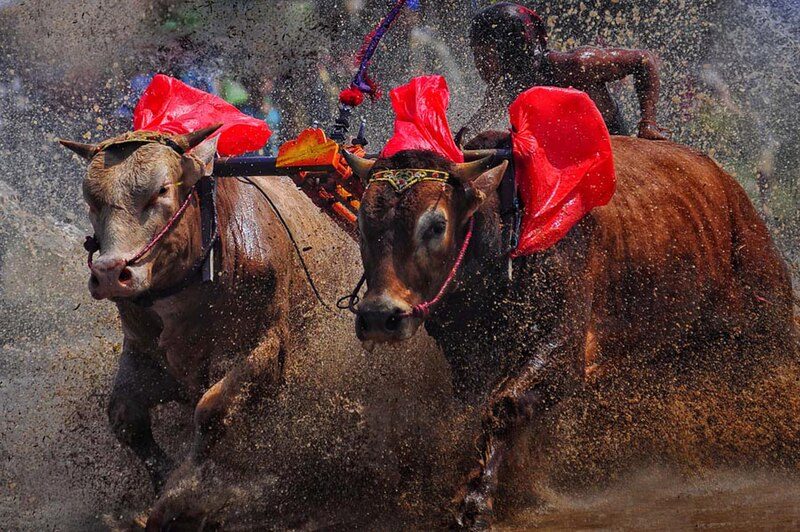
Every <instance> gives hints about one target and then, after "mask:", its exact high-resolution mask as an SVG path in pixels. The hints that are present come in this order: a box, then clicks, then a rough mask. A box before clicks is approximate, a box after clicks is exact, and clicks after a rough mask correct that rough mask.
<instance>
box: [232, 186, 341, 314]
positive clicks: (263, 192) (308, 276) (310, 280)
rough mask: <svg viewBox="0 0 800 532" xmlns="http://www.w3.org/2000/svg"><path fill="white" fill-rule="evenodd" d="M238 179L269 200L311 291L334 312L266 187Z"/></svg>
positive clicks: (321, 303)
mask: <svg viewBox="0 0 800 532" xmlns="http://www.w3.org/2000/svg"><path fill="white" fill-rule="evenodd" d="M236 179H238V180H239V181H240V182H245V183H249V184H251V185H253V186H254V187H255V188H256V190H258V191H259V192H261V195H262V196H264V199H266V200H267V203H269V206H270V207H271V208H272V210H273V212H274V213H275V216H277V217H278V221H280V222H281V225H283V228H284V229H285V230H286V234H287V235H289V240H291V241H292V246H294V250H295V253H297V258H298V259H299V260H300V265H301V266H302V267H303V272H304V273H305V275H306V279H307V280H308V284H309V286H311V291H312V292H314V296H315V297H316V298H317V301H319V303H320V305H322V306H323V307H325V308H326V309H328V310H332V309H331V307H330V306H329V305H328V304H327V303H325V301H324V300H323V299H322V296H321V295H320V293H319V290H317V285H316V284H314V279H313V278H312V277H311V272H310V271H309V269H308V266H307V265H306V261H305V259H304V258H303V252H302V251H301V250H300V245H299V244H298V243H297V239H295V237H294V234H293V233H292V230H291V229H289V225H288V224H287V223H286V220H285V219H284V217H283V215H282V214H281V211H280V210H278V206H277V205H275V202H274V201H272V198H271V197H270V196H269V194H267V191H266V190H264V187H262V186H261V185H259V184H258V183H257V182H255V181H253V180H252V179H251V178H249V177H237V178H236Z"/></svg>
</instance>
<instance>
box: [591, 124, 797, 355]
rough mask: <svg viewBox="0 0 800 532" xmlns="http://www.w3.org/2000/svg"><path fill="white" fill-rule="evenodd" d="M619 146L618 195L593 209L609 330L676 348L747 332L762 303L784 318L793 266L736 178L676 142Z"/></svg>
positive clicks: (626, 141)
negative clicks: (694, 336)
mask: <svg viewBox="0 0 800 532" xmlns="http://www.w3.org/2000/svg"><path fill="white" fill-rule="evenodd" d="M613 148H614V158H615V166H616V169H617V191H616V193H615V195H614V197H613V199H612V200H611V202H610V203H609V204H608V205H606V206H604V207H602V208H599V209H596V210H595V211H593V217H594V218H595V220H596V221H597V222H598V228H599V231H598V234H599V238H598V240H597V246H598V249H597V250H598V254H597V257H599V258H598V260H597V264H596V268H597V272H598V273H597V277H598V283H597V285H598V290H597V299H599V301H598V303H601V304H600V305H599V306H598V307H599V308H598V307H596V308H598V311H599V313H600V314H601V316H600V319H601V320H603V321H604V322H605V323H606V325H607V327H608V328H609V329H610V330H614V331H620V330H622V329H625V330H626V331H628V332H627V333H626V334H627V335H628V337H629V338H628V339H629V341H635V342H648V341H649V342H652V341H661V342H667V343H672V344H676V343H678V342H679V341H680V340H681V339H682V338H685V337H686V336H687V334H691V333H698V332H703V331H705V332H715V333H719V332H723V333H724V332H725V330H729V331H735V330H737V329H741V328H743V327H747V326H748V322H752V319H753V316H752V308H754V307H753V304H754V303H757V302H758V298H762V299H765V300H774V301H776V302H777V304H778V305H779V306H781V307H782V309H784V310H785V307H786V306H787V304H788V303H787V301H788V298H790V283H789V280H788V274H787V273H786V268H785V265H784V264H783V261H782V260H781V258H780V257H779V255H778V253H777V250H776V249H775V247H774V245H773V243H772V241H771V239H770V237H769V235H768V232H767V229H766V227H765V225H764V224H763V222H762V221H761V220H760V219H759V217H758V215H757V213H756V212H755V209H754V208H753V206H752V204H751V203H750V201H749V200H748V198H747V196H746V195H745V193H744V191H743V190H742V188H741V187H740V186H739V184H738V183H736V181H735V180H734V179H733V178H732V177H731V176H730V175H728V174H726V173H725V172H724V171H722V170H721V169H720V168H719V167H718V166H717V165H716V164H715V163H714V162H713V161H712V160H711V159H709V158H708V157H706V156H704V155H701V154H699V153H697V152H695V151H693V150H691V149H689V148H687V147H685V146H680V145H677V144H674V143H671V142H653V141H646V140H641V139H634V138H629V137H614V139H613ZM787 294H788V295H787ZM758 308H762V307H760V306H759V307H758ZM770 312H772V311H771V310H769V309H763V312H761V314H762V315H767V314H769V313H770ZM782 312H783V310H782ZM784 313H785V312H784ZM789 321H790V320H789ZM637 332H638V333H640V336H641V337H640V338H634V337H633V336H635V335H636V334H637ZM622 336H625V335H622ZM617 337H621V336H619V335H618V336H617Z"/></svg>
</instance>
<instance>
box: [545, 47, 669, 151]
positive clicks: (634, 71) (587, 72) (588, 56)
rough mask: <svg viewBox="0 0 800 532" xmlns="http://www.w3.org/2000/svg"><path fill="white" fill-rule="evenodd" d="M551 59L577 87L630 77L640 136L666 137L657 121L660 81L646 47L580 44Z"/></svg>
mask: <svg viewBox="0 0 800 532" xmlns="http://www.w3.org/2000/svg"><path fill="white" fill-rule="evenodd" d="M551 58H552V59H555V60H556V61H557V62H558V63H559V66H560V67H561V68H560V70H561V71H562V72H564V71H566V72H568V73H569V76H570V77H572V78H573V83H574V85H576V86H580V85H600V84H603V85H604V84H606V83H610V82H613V81H618V80H621V79H623V78H626V77H628V76H633V83H634V88H635V89H636V96H637V98H638V100H639V106H640V108H641V119H640V121H639V136H640V137H643V138H648V139H654V140H664V139H665V138H666V137H665V136H664V135H663V134H662V133H661V130H660V128H659V127H658V125H657V123H656V102H657V101H658V91H659V88H660V82H659V77H658V64H657V63H658V60H657V58H656V56H655V55H653V54H652V53H650V52H648V51H647V50H630V49H625V48H594V47H582V48H577V49H575V50H572V51H570V52H564V53H558V52H557V53H555V54H553V55H552V56H551ZM565 67H566V68H565Z"/></svg>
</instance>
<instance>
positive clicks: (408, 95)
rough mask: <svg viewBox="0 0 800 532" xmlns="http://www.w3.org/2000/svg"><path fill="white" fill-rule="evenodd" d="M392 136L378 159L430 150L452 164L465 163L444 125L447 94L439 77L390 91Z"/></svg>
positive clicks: (412, 81) (447, 128) (413, 81)
mask: <svg viewBox="0 0 800 532" xmlns="http://www.w3.org/2000/svg"><path fill="white" fill-rule="evenodd" d="M390 96H391V98H392V108H394V113H395V119H394V135H392V138H391V139H389V142H387V143H386V146H384V148H383V151H382V152H381V157H391V156H392V155H394V154H395V153H397V152H399V151H402V150H430V151H434V152H436V153H438V154H439V155H441V156H443V157H446V158H447V159H450V160H451V161H453V162H455V163H462V162H464V154H462V153H461V150H459V149H458V146H456V143H455V142H454V141H453V134H452V133H451V132H450V126H449V125H448V123H447V107H448V105H450V91H449V89H448V88H447V82H446V81H445V79H444V78H443V77H442V76H420V77H417V78H414V79H412V80H411V81H410V82H408V83H407V84H405V85H402V86H400V87H397V88H395V89H392V91H391V92H390Z"/></svg>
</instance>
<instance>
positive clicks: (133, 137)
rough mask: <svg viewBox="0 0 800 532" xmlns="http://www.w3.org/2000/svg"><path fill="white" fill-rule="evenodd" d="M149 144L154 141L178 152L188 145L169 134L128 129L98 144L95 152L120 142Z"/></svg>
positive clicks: (185, 149)
mask: <svg viewBox="0 0 800 532" xmlns="http://www.w3.org/2000/svg"><path fill="white" fill-rule="evenodd" d="M137 143H138V144H149V143H156V144H162V145H164V146H167V147H168V148H172V149H173V150H175V151H176V152H178V153H179V154H181V155H182V154H183V153H185V152H186V151H187V150H188V149H189V146H188V144H186V143H185V141H184V142H180V141H177V140H176V139H175V137H172V136H171V135H166V134H164V133H159V132H158V131H144V130H140V131H129V132H127V133H123V134H122V135H119V136H117V137H114V138H112V139H108V140H105V141H103V142H101V143H100V144H99V145H98V147H97V148H98V149H97V153H100V152H101V151H103V150H107V149H108V148H110V147H112V146H119V145H121V144H137Z"/></svg>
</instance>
